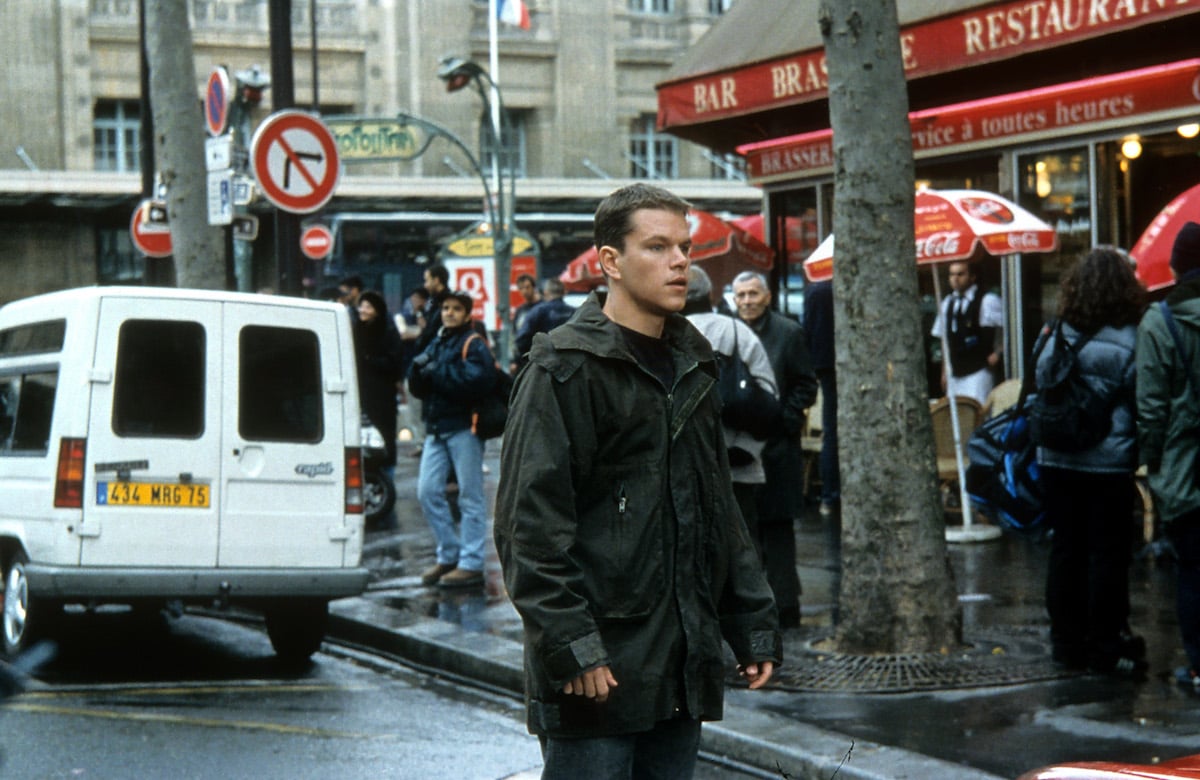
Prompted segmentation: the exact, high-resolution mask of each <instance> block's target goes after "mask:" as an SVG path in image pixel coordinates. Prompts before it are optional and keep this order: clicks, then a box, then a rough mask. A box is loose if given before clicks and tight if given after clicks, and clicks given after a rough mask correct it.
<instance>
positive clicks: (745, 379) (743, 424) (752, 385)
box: [716, 322, 783, 465]
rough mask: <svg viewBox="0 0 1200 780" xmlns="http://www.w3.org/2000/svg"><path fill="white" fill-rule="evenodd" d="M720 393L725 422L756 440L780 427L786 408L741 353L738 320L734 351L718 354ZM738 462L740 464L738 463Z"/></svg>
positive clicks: (723, 420)
mask: <svg viewBox="0 0 1200 780" xmlns="http://www.w3.org/2000/svg"><path fill="white" fill-rule="evenodd" d="M716 359H717V369H718V371H719V377H718V379H717V393H718V395H720V397H721V422H723V423H724V424H725V425H728V426H729V427H730V428H733V429H734V430H738V431H745V432H746V433H748V434H750V435H751V436H752V437H754V438H755V439H759V440H762V439H766V438H769V437H770V436H771V435H772V434H773V433H775V432H776V431H778V430H779V417H780V415H781V414H782V411H783V407H782V406H780V403H779V399H778V398H776V397H775V396H774V395H772V394H771V391H769V390H767V389H766V388H764V387H763V386H762V385H760V384H759V383H758V380H757V379H755V378H754V376H753V374H751V373H750V367H749V366H747V365H746V362H745V361H744V360H742V359H741V357H740V356H739V355H738V337H737V323H736V322H734V327H733V354H732V355H726V354H724V353H721V352H717V353H716ZM735 465H736V464H735Z"/></svg>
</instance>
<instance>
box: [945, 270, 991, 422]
mask: <svg viewBox="0 0 1200 780" xmlns="http://www.w3.org/2000/svg"><path fill="white" fill-rule="evenodd" d="M949 270H950V290H951V293H950V294H949V295H947V296H946V297H945V299H944V300H943V301H942V305H941V306H940V307H939V308H938V316H937V319H936V320H934V323H933V330H932V331H931V335H933V336H934V337H936V338H939V339H940V338H941V337H942V333H943V330H944V329H945V328H946V324H947V323H949V330H947V331H945V333H946V342H947V344H948V345H949V349H950V367H951V373H952V374H953V375H952V376H949V377H947V376H946V365H945V362H944V361H943V363H942V388H943V389H945V391H946V395H948V396H956V395H965V396H969V397H971V398H974V399H975V400H977V401H979V403H981V404H982V403H984V402H985V401H986V400H987V395H988V393H989V392H991V390H992V385H993V384H994V383H995V376H994V374H993V371H994V370H995V368H996V366H998V365H999V364H1000V344H1001V338H1002V331H1003V327H1004V305H1003V304H1002V303H1001V302H1000V296H998V295H996V294H995V293H990V292H989V293H981V292H980V291H979V287H978V285H976V284H975V272H974V271H973V270H971V266H970V264H969V263H965V262H962V263H951V264H950V269H949Z"/></svg>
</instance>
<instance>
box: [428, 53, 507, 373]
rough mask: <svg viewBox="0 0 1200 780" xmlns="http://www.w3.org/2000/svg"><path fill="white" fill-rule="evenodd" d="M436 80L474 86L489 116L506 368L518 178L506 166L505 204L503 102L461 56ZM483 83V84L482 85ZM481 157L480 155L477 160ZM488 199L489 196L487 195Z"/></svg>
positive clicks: (445, 61) (451, 86) (447, 62)
mask: <svg viewBox="0 0 1200 780" xmlns="http://www.w3.org/2000/svg"><path fill="white" fill-rule="evenodd" d="M438 78H440V79H441V80H442V81H444V82H446V91H447V92H457V91H458V90H460V89H462V88H463V87H465V86H466V85H467V84H474V85H475V88H476V89H477V90H478V91H479V97H480V98H481V99H482V100H483V108H484V112H485V113H486V114H487V116H488V117H489V119H490V121H489V123H488V125H489V127H490V129H491V135H492V151H493V153H492V191H493V192H495V194H496V203H495V205H494V207H493V208H492V213H493V216H494V219H493V221H492V248H493V249H492V254H493V256H494V258H495V263H496V287H497V295H496V298H497V300H496V309H497V311H498V312H499V314H500V354H501V357H502V359H503V361H504V362H503V363H502V364H501V365H507V364H508V362H509V361H510V360H511V345H512V339H511V333H510V330H511V329H510V326H509V321H508V303H509V301H508V298H509V286H510V285H511V283H512V280H511V279H510V276H511V275H512V271H511V268H512V234H513V220H512V215H513V212H514V211H515V210H516V207H517V175H516V170H515V168H516V166H514V165H512V164H511V160H510V165H509V186H508V199H507V201H508V202H507V203H506V202H505V197H504V186H503V175H504V174H503V172H502V171H501V169H500V159H501V157H502V156H503V153H504V152H505V151H507V149H508V147H507V146H506V145H505V143H504V141H505V136H504V133H503V132H502V117H503V116H504V99H503V98H502V97H501V95H500V87H499V85H497V84H496V82H495V81H493V80H492V77H491V76H490V75H488V72H487V71H486V70H484V69H483V68H482V67H480V66H479V65H477V64H476V63H474V62H471V61H470V60H464V59H462V58H461V57H443V58H442V60H441V63H440V66H439V67H438ZM485 82H486V83H485ZM482 156H483V155H482V154H480V157H482ZM489 197H490V196H489Z"/></svg>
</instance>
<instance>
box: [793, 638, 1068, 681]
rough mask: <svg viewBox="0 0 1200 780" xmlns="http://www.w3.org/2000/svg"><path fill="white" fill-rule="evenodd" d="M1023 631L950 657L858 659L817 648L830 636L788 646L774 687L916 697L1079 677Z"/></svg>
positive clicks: (981, 641)
mask: <svg viewBox="0 0 1200 780" xmlns="http://www.w3.org/2000/svg"><path fill="white" fill-rule="evenodd" d="M1041 633H1044V632H1038V634H1039V635H1038V636H1030V632H1029V631H1027V630H1022V629H1020V628H1014V630H1012V631H999V630H989V631H988V632H987V633H986V634H980V635H978V636H974V637H968V638H967V646H966V647H965V648H963V649H961V650H956V651H954V652H949V653H945V654H942V653H897V654H891V655H854V654H849V653H833V652H829V651H826V650H822V649H820V648H819V647H818V646H817V645H818V644H819V643H820V641H821V639H824V637H818V638H815V639H808V640H797V639H794V638H788V639H787V640H785V642H784V661H785V662H784V664H783V666H782V667H780V668H779V669H777V670H776V671H775V674H774V675H773V676H772V677H771V682H770V687H772V688H775V689H782V690H791V691H811V692H826V693H832V692H838V693H912V692H917V691H938V690H953V689H961V688H982V687H989V686H1003V685H1020V684H1023V683H1029V682H1038V681H1044V680H1054V679H1060V678H1067V677H1074V676H1077V675H1078V674H1080V672H1077V671H1071V670H1068V669H1064V668H1062V667H1060V666H1058V665H1057V664H1055V663H1054V662H1053V661H1052V660H1051V658H1050V654H1049V652H1048V650H1047V647H1048V641H1047V640H1046V639H1045V638H1044V637H1042V636H1041V635H1040V634H1041Z"/></svg>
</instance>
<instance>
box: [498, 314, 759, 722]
mask: <svg viewBox="0 0 1200 780" xmlns="http://www.w3.org/2000/svg"><path fill="white" fill-rule="evenodd" d="M665 337H666V339H667V340H668V341H669V343H670V345H671V349H672V352H673V354H674V366H675V375H676V379H675V386H674V387H673V388H670V390H668V389H667V388H664V387H663V386H662V384H661V382H659V380H658V379H657V378H656V377H655V376H654V375H653V374H652V373H650V372H649V371H647V370H646V369H644V368H642V367H641V366H640V365H638V363H636V362H635V360H634V357H633V355H632V354H631V353H630V351H629V349H628V348H627V347H626V344H625V339H624V337H623V335H622V334H621V331H620V329H619V328H618V327H617V326H616V325H615V324H614V323H613V322H612V321H610V320H609V319H608V318H607V317H606V316H605V315H604V313H603V312H602V311H601V308H600V303H599V300H598V298H597V297H596V296H593V297H592V298H590V299H589V300H588V301H587V302H586V303H585V304H584V305H583V307H581V310H580V312H579V313H578V315H577V316H576V317H575V318H574V319H573V320H572V321H571V322H569V323H567V324H566V325H563V326H562V327H560V328H558V329H556V330H555V331H553V332H552V333H549V334H539V335H538V336H537V337H536V338H535V340H534V343H533V349H532V350H531V351H530V356H529V358H530V359H529V363H528V364H527V365H526V367H525V369H524V370H523V371H522V372H521V374H520V375H519V376H518V377H517V380H516V385H515V387H514V390H513V396H512V403H511V407H510V413H509V428H508V430H507V431H505V435H504V446H503V450H502V453H501V465H500V469H501V471H500V488H499V493H498V495H497V499H496V527H495V533H496V547H497V549H498V551H499V554H500V562H501V565H502V566H503V569H504V581H505V584H506V585H507V587H508V591H509V595H510V597H511V598H512V601H513V604H514V605H515V606H516V608H517V610H518V612H520V614H521V617H522V619H523V620H524V625H525V670H526V698H527V704H528V707H529V728H530V730H531V731H532V732H534V733H535V734H542V735H549V736H556V737H557V736H601V735H610V734H622V733H631V732H637V731H644V730H646V729H649V728H651V727H652V726H653V725H654V724H655V723H657V722H658V721H661V720H665V719H667V718H671V717H673V716H675V715H677V714H681V713H682V714H686V715H688V716H690V717H693V718H700V719H705V720H715V719H719V718H720V717H721V712H722V699H723V687H724V678H725V675H726V672H727V671H728V670H727V668H726V663H725V660H724V657H723V648H722V645H721V640H722V637H724V639H725V640H726V641H728V642H729V644H730V647H731V648H732V649H733V652H734V655H735V657H736V658H737V659H738V661H739V663H742V664H746V663H752V662H758V661H766V660H771V661H775V662H777V663H778V662H779V661H780V660H781V646H782V643H781V640H780V636H779V632H778V620H777V616H776V613H775V605H774V601H773V600H772V597H771V591H770V589H769V588H768V586H767V583H766V580H765V578H764V577H763V574H762V570H761V567H760V565H759V563H758V562H757V558H756V555H755V552H754V547H753V545H752V543H751V541H750V538H749V535H748V534H747V532H746V528H745V524H744V523H743V521H742V518H741V515H740V513H739V512H738V509H737V504H736V502H735V501H734V498H733V493H732V483H731V480H730V476H729V464H728V461H727V459H726V455H725V445H724V439H723V434H722V431H721V426H720V415H719V403H720V402H719V400H718V398H717V394H716V392H715V390H714V383H715V381H716V374H717V369H716V364H715V362H714V360H713V355H712V351H711V349H710V347H709V345H708V342H707V341H706V340H705V338H704V337H703V336H702V335H701V334H700V333H699V332H698V331H697V330H696V329H695V328H693V327H692V326H691V325H690V324H689V323H688V322H687V320H686V319H685V318H683V317H682V316H678V315H672V316H671V317H669V318H668V321H667V326H666V331H665ZM602 665H608V666H610V667H611V668H612V671H613V675H614V676H615V677H616V679H617V683H618V687H617V688H616V689H615V690H614V691H613V692H612V694H611V696H610V698H609V701H608V702H607V703H605V704H596V703H594V702H590V701H588V700H587V699H585V698H584V697H580V696H566V695H564V694H562V693H561V689H562V686H563V684H564V683H566V682H567V681H569V680H571V679H573V678H574V677H576V676H578V675H579V674H580V673H581V672H584V671H586V670H588V669H593V668H596V667H598V666H602Z"/></svg>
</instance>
